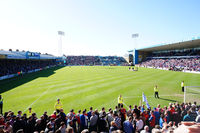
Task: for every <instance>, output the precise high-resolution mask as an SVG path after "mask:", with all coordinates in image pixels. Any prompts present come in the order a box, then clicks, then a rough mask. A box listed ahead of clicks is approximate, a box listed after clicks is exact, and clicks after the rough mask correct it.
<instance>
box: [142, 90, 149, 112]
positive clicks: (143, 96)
mask: <svg viewBox="0 0 200 133" xmlns="http://www.w3.org/2000/svg"><path fill="white" fill-rule="evenodd" d="M142 101H143V102H145V103H146V106H147V108H150V105H149V103H148V101H147V98H146V96H145V95H144V92H143V93H142Z"/></svg>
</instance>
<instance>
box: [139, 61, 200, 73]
mask: <svg viewBox="0 0 200 133" xmlns="http://www.w3.org/2000/svg"><path fill="white" fill-rule="evenodd" d="M140 65H141V66H145V67H154V68H167V69H170V70H171V69H173V68H182V69H183V70H189V71H197V72H199V71H200V58H187V59H178V58H176V59H150V60H147V61H145V62H142V63H141V64H140Z"/></svg>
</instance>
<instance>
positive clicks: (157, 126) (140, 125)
mask: <svg viewBox="0 0 200 133" xmlns="http://www.w3.org/2000/svg"><path fill="white" fill-rule="evenodd" d="M30 109H31V108H30ZM181 121H186V122H181ZM188 122H193V123H188ZM198 122H200V106H199V105H197V104H196V102H194V104H191V103H185V104H184V103H182V104H178V103H169V106H168V107H167V106H164V107H163V108H161V106H160V105H159V104H158V105H157V107H154V108H152V109H151V108H148V109H147V108H145V106H144V105H143V106H139V107H138V106H137V105H133V107H132V106H131V105H130V106H129V108H128V109H125V108H124V107H123V104H122V105H118V106H116V107H115V109H111V108H110V109H109V110H108V112H106V109H105V108H104V107H103V108H102V109H101V111H98V110H97V109H95V110H93V108H92V107H90V109H89V111H87V110H86V109H84V110H82V111H81V110H79V111H78V112H77V113H75V112H74V110H73V109H71V110H70V111H69V112H64V110H63V109H60V110H59V111H58V112H57V111H54V112H53V114H51V115H48V114H47V112H44V114H43V115H42V116H40V117H38V116H37V115H36V113H35V112H32V113H30V112H28V113H24V114H23V112H22V111H18V114H17V115H15V114H14V113H13V112H12V111H9V112H5V113H4V115H2V116H0V132H2V133H5V132H6V133H23V132H24V133H33V132H34V133H54V132H55V133H89V132H93V133H96V132H99V133H100V132H102V133H122V132H125V133H150V132H152V133H173V132H176V131H180V132H181V131H182V133H184V132H186V131H187V132H189V130H190V131H193V132H194V133H197V132H198V131H200V125H199V124H198ZM191 125H194V126H191ZM195 130H196V132H195Z"/></svg>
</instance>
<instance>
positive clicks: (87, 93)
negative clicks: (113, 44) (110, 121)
mask: <svg viewBox="0 0 200 133" xmlns="http://www.w3.org/2000/svg"><path fill="white" fill-rule="evenodd" d="M182 80H184V81H185V85H187V86H200V82H199V81H200V75H199V74H190V73H183V72H172V71H165V70H156V69H148V68H139V71H137V72H134V71H129V70H128V67H117V66H113V67H109V66H72V67H62V68H50V69H48V70H43V71H41V72H36V73H31V74H27V75H23V77H17V78H14V79H9V80H4V81H1V82H0V91H1V93H2V95H3V98H4V112H5V111H9V110H12V111H14V112H15V113H16V112H17V111H18V110H21V111H23V112H26V111H27V109H28V107H32V108H33V110H34V112H36V113H37V114H38V116H39V115H41V114H42V113H43V112H44V111H47V112H48V114H51V113H52V112H53V110H54V104H55V102H56V100H57V99H58V98H60V99H61V102H62V103H63V107H64V111H65V112H68V111H69V110H70V109H72V108H73V109H75V112H77V110H78V109H85V108H86V109H87V110H88V109H89V107H90V106H93V108H94V109H95V108H97V109H100V108H101V107H106V109H108V108H109V107H112V108H114V107H115V105H117V97H118V95H119V94H122V96H123V98H124V103H125V104H126V105H127V106H128V105H134V104H137V105H139V104H140V100H142V92H144V93H145V95H146V96H147V99H148V102H149V104H150V105H151V107H154V106H156V105H157V104H158V103H159V104H161V106H164V105H168V103H169V102H175V101H178V102H182V101H183V93H182V92H181V87H180V84H181V81H182ZM156 84H157V85H158V89H159V95H160V99H155V98H154V91H153V88H154V85H156ZM198 98H199V95H198V96H197V98H195V96H194V97H193V99H194V100H197V101H199V99H198Z"/></svg>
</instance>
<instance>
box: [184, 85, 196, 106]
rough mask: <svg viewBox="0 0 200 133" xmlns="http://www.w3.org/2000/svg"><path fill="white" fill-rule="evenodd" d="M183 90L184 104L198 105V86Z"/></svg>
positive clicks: (187, 87) (186, 87)
mask: <svg viewBox="0 0 200 133" xmlns="http://www.w3.org/2000/svg"><path fill="white" fill-rule="evenodd" d="M184 90H185V92H184V101H183V102H184V103H188V102H191V103H193V102H198V103H200V86H185V87H184Z"/></svg>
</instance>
